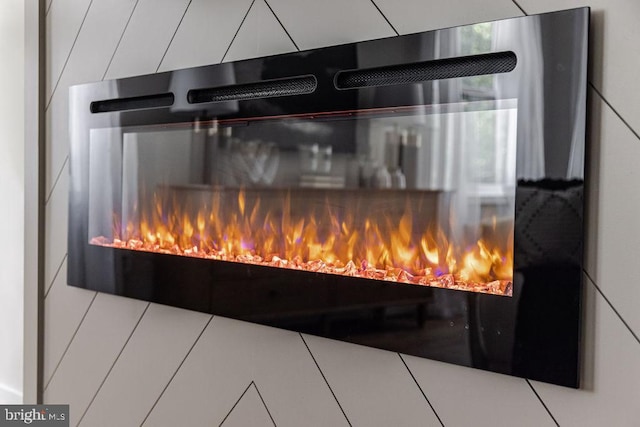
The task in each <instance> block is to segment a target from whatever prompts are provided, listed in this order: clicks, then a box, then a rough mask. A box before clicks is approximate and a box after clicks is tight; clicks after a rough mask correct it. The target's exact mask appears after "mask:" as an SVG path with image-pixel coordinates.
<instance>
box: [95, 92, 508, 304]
mask: <svg viewBox="0 0 640 427" xmlns="http://www.w3.org/2000/svg"><path fill="white" fill-rule="evenodd" d="M516 121H517V102H516V100H500V101H475V102H463V103H458V104H451V105H441V106H439V107H438V108H433V107H431V106H412V107H404V108H389V109H377V110H373V111H370V110H361V111H354V112H350V113H348V114H344V113H342V114H340V115H336V116H334V115H333V114H326V115H322V116H320V117H316V116H314V115H301V116H298V117H271V118H268V119H262V120H248V121H243V122H242V123H234V122H231V123H225V122H224V121H208V122H200V121H198V122H195V123H193V122H189V123H177V124H172V125H171V126H162V125H159V126H142V127H125V128H102V129H92V130H91V132H90V141H89V145H90V164H89V170H90V172H89V243H90V244H92V245H101V246H107V247H112V248H122V249H130V250H138V251H147V252H155V253H162V254H171V255H176V256H188V257H197V258H203V259H210V260H220V261H228V262H236V263H246V264H255V265H261V266H269V267H278V268H286V269H298V270H303V271H312V272H318V273H327V274H338V275H343V276H350V277H359V278H366V279H372V280H384V281H390V282H400V283H405V284H413V285H421V286H435V287H442V288H449V289H459V290H465V291H475V292H486V293H492V294H497V295H506V296H511V295H512V282H513V226H514V221H513V220H514V204H515V187H516V179H515V154H516Z"/></svg>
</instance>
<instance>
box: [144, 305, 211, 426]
mask: <svg viewBox="0 0 640 427" xmlns="http://www.w3.org/2000/svg"><path fill="white" fill-rule="evenodd" d="M212 320H213V316H210V317H209V320H208V321H207V323H206V324H205V325H204V327H203V328H202V330H201V331H200V333H199V334H198V336H197V337H196V339H195V340H194V341H193V344H192V345H191V347H190V348H189V351H187V354H185V356H184V358H183V359H182V361H181V362H180V364H179V365H178V367H177V368H176V370H175V372H174V373H173V375H171V378H169V381H167V384H166V385H165V386H164V388H163V389H162V391H161V392H160V394H159V395H158V398H157V399H156V400H155V402H153V405H151V408H149V412H147V415H145V417H144V419H143V420H142V422H141V423H140V425H141V426H142V425H144V423H145V422H146V421H147V418H149V415H151V413H152V412H153V410H154V409H155V407H156V406H157V405H158V402H159V401H160V399H161V398H162V396H163V395H164V392H165V391H167V389H168V388H169V386H170V385H171V383H172V382H173V379H174V378H175V377H176V375H177V374H178V372H179V371H180V368H182V365H184V362H185V361H186V360H187V358H188V357H189V355H190V354H191V351H192V350H193V349H194V347H195V346H196V344H198V342H199V341H200V337H202V334H204V331H205V330H206V329H207V327H208V326H209V324H210V323H211V321H212Z"/></svg>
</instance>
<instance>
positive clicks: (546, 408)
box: [524, 378, 560, 427]
mask: <svg viewBox="0 0 640 427" xmlns="http://www.w3.org/2000/svg"><path fill="white" fill-rule="evenodd" d="M524 380H525V381H526V382H527V384H529V387H530V388H531V391H532V392H533V394H535V395H536V397H537V398H538V400H539V401H540V404H541V405H542V406H543V407H544V409H545V411H547V414H549V416H550V417H551V419H552V420H553V422H554V423H556V426H558V427H560V424H558V420H556V417H554V416H553V414H552V413H551V411H550V410H549V407H548V406H547V404H546V403H544V400H542V397H540V395H539V394H538V392H537V391H536V389H535V388H534V387H533V384H531V381H529V380H528V379H527V378H525V379H524Z"/></svg>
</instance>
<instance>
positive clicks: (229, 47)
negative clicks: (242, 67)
mask: <svg viewBox="0 0 640 427" xmlns="http://www.w3.org/2000/svg"><path fill="white" fill-rule="evenodd" d="M255 3H256V0H251V4H250V5H249V8H248V9H247V13H245V14H244V16H243V17H242V21H240V25H238V29H237V30H236V32H235V33H234V34H233V37H232V38H231V42H230V43H229V45H228V46H227V50H225V51H224V55H222V59H220V62H222V61H224V58H226V56H227V53H229V49H231V46H232V45H233V42H234V41H235V40H236V37H237V36H238V33H239V32H240V28H242V25H243V24H244V21H246V19H247V16H249V12H251V8H253V5H254V4H255Z"/></svg>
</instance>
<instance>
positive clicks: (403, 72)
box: [335, 51, 518, 89]
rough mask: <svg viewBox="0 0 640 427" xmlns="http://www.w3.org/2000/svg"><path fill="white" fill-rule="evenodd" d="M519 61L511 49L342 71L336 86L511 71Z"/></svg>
mask: <svg viewBox="0 0 640 427" xmlns="http://www.w3.org/2000/svg"><path fill="white" fill-rule="evenodd" d="M517 62H518V60H517V58H516V54H515V53H513V52H511V51H508V52H496V53H486V54H482V55H472V56H461V57H456V58H446V59H436V60H432V61H424V62H415V63H412V64H402V65H391V66H387V67H375V68H364V69H359V70H347V71H339V72H338V73H337V74H336V77H335V86H336V88H337V89H357V88H363V87H371V86H389V85H399V84H408V83H420V82H424V81H428V80H441V79H452V78H456V77H471V76H480V75H483V74H499V73H508V72H510V71H512V70H513V69H514V68H515V67H516V63H517Z"/></svg>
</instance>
